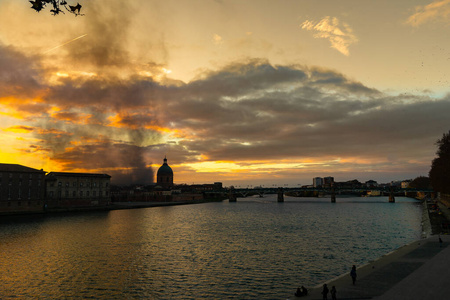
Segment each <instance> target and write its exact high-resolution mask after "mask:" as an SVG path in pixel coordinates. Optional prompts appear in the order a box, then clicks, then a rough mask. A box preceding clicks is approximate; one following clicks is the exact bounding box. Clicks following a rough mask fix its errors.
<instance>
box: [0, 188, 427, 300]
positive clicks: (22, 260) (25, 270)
mask: <svg viewBox="0 0 450 300" xmlns="http://www.w3.org/2000/svg"><path fill="white" fill-rule="evenodd" d="M421 217H422V206H421V204H420V202H418V201H416V200H414V199H410V198H402V197H397V198H396V203H388V199H387V197H373V198H359V197H358V198H356V197H348V198H345V197H344V198H339V197H338V198H337V203H330V199H328V198H291V197H285V202H284V203H277V200H276V195H267V196H265V197H264V198H238V200H237V202H236V203H229V202H228V201H223V202H215V203H204V204H195V205H181V206H167V207H154V208H140V209H129V210H116V211H109V212H90V213H77V214H57V215H50V216H29V217H21V218H18V217H15V218H3V219H2V221H1V222H0V241H1V244H0V253H1V255H0V266H1V272H0V298H1V299H10V298H16V299H25V298H41V299H50V298H53V299H54V298H66V299H73V298H78V299H79V298H95V299H99V298H100V299H141V298H146V299H286V297H287V296H288V295H292V293H293V292H294V291H295V289H296V287H297V286H298V285H305V286H307V287H312V286H314V285H317V284H320V283H321V282H324V281H326V280H328V279H331V278H333V277H335V276H338V275H340V274H342V273H345V272H348V271H349V270H350V267H351V265H353V264H355V265H357V266H360V265H362V264H365V263H367V262H368V261H371V260H374V259H376V258H378V257H380V256H382V255H384V254H386V253H388V252H390V251H392V250H394V249H396V248H398V247H400V246H402V245H404V244H406V243H409V242H412V241H414V240H417V239H420V235H421Z"/></svg>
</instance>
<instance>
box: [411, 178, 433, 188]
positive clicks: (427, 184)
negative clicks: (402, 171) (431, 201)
mask: <svg viewBox="0 0 450 300" xmlns="http://www.w3.org/2000/svg"><path fill="white" fill-rule="evenodd" d="M408 187H409V188H412V189H430V188H431V181H430V178H428V177H426V176H419V177H416V178H415V179H414V180H413V181H411V182H410V183H409V185H408Z"/></svg>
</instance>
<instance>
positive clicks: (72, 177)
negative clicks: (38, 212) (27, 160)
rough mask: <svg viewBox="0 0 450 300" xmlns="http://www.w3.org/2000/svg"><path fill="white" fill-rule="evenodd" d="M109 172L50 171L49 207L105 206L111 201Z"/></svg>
mask: <svg viewBox="0 0 450 300" xmlns="http://www.w3.org/2000/svg"><path fill="white" fill-rule="evenodd" d="M110 179H111V176H109V175H107V174H94V173H70V172H50V173H48V174H47V175H46V176H45V183H46V198H47V204H48V206H49V208H67V207H92V206H105V205H108V204H109V203H110V201H111V194H110Z"/></svg>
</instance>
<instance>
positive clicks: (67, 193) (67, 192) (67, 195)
mask: <svg viewBox="0 0 450 300" xmlns="http://www.w3.org/2000/svg"><path fill="white" fill-rule="evenodd" d="M67 197H69V191H68V190H66V198H67Z"/></svg>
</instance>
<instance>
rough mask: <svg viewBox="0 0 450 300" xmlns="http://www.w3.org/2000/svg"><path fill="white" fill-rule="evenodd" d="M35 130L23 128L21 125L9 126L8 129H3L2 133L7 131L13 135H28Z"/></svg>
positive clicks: (27, 127)
mask: <svg viewBox="0 0 450 300" xmlns="http://www.w3.org/2000/svg"><path fill="white" fill-rule="evenodd" d="M34 129H35V128H34V127H31V126H23V125H16V126H11V127H8V128H5V129H3V131H7V132H13V133H29V132H31V131H33V130H34Z"/></svg>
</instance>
